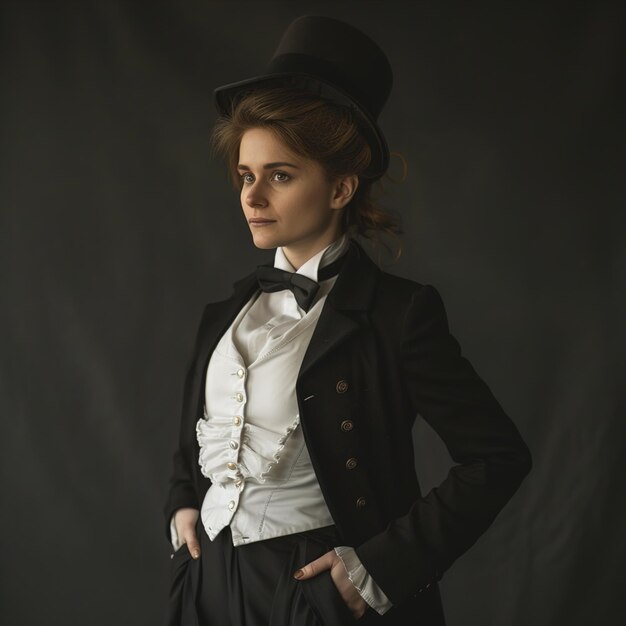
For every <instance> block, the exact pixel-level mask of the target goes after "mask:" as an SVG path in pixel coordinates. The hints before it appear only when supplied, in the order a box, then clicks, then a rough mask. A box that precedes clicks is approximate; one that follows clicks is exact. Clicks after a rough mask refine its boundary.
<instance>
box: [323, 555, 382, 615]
mask: <svg viewBox="0 0 626 626" xmlns="http://www.w3.org/2000/svg"><path fill="white" fill-rule="evenodd" d="M335 554H336V555H337V556H338V557H339V558H340V559H341V561H342V562H343V564H344V566H345V568H346V571H347V572H348V578H349V579H350V582H351V583H352V584H353V585H354V587H355V588H356V590H357V591H358V592H359V594H360V595H361V597H362V598H363V600H365V602H367V603H368V604H369V605H370V606H371V607H372V608H373V609H374V610H375V611H376V612H377V613H378V614H379V615H384V614H385V613H386V612H387V611H388V610H389V609H390V608H391V607H392V606H393V605H392V604H391V602H390V600H389V598H388V597H387V596H386V595H385V593H384V591H383V590H382V589H381V588H380V587H379V586H378V585H377V584H376V583H375V582H374V579H373V578H372V577H371V576H370V575H369V574H368V573H367V570H366V569H365V566H364V565H363V563H361V560H360V559H359V557H358V556H357V555H356V552H355V551H354V548H350V547H348V546H337V547H336V548H335Z"/></svg>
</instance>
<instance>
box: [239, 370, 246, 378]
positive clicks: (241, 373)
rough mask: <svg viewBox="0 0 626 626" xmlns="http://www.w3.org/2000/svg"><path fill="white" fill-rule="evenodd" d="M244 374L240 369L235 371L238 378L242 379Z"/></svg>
mask: <svg viewBox="0 0 626 626" xmlns="http://www.w3.org/2000/svg"><path fill="white" fill-rule="evenodd" d="M244 374H245V372H244V371H243V370H242V369H238V370H237V376H239V378H243V375H244Z"/></svg>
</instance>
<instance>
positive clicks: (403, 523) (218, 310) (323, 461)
mask: <svg viewBox="0 0 626 626" xmlns="http://www.w3.org/2000/svg"><path fill="white" fill-rule="evenodd" d="M346 254H347V255H348V256H347V257H346V261H345V264H344V265H343V267H342V269H341V271H340V273H339V276H338V277H337V281H336V283H335V285H334V286H333V288H332V290H331V291H330V293H329V294H328V296H327V299H326V302H325V304H324V307H323V310H322V312H321V315H320V318H319V320H318V323H317V326H316V328H315V331H314V333H313V336H312V338H311V341H310V343H309V346H308V349H307V351H306V354H305V356H304V360H303V362H302V366H301V368H300V372H299V374H298V379H297V383H296V393H297V399H298V406H299V410H300V420H301V424H302V429H303V433H304V437H305V441H306V444H307V447H308V450H309V454H310V457H311V461H312V463H313V467H314V470H315V473H316V475H317V478H318V481H319V484H320V487H321V489H322V493H323V495H324V498H325V500H326V504H327V506H328V509H329V510H330V513H331V515H332V517H333V520H334V521H335V524H336V526H337V527H338V530H339V532H340V534H341V536H342V540H343V544H342V545H349V546H354V547H355V549H356V552H357V554H358V556H359V558H360V559H361V561H362V562H363V564H364V566H365V568H366V569H367V571H368V572H369V573H370V574H371V575H372V576H373V578H374V580H375V581H376V583H377V584H378V585H379V586H380V587H381V588H382V590H383V591H384V592H385V593H386V595H387V596H388V597H389V599H390V600H391V602H392V603H393V604H394V605H396V606H398V607H402V606H404V607H405V608H409V607H414V608H415V612H413V611H411V612H412V613H413V614H414V615H415V617H419V615H420V612H419V611H420V606H422V605H423V604H424V602H425V601H426V599H427V598H433V601H434V598H435V596H436V598H437V601H438V598H439V595H438V591H437V584H436V581H437V580H439V579H440V578H441V576H442V574H443V572H444V571H445V570H446V569H447V568H448V567H449V566H450V565H451V564H452V562H453V561H454V560H455V559H456V558H457V557H459V556H460V555H461V554H462V553H463V552H464V551H465V550H467V549H468V548H469V547H470V546H471V545H472V544H473V543H474V542H475V541H476V540H477V539H478V537H479V536H480V535H481V534H482V533H483V532H484V531H485V530H486V529H487V527H488V526H489V525H490V524H491V523H492V521H493V519H494V518H495V516H496V515H497V514H498V512H499V511H500V510H501V509H502V507H503V506H504V505H505V504H506V502H507V501H508V500H509V499H510V498H511V496H512V495H513V493H514V492H515V491H516V489H517V488H518V486H519V484H520V482H521V481H522V479H523V478H524V476H525V475H526V474H527V473H528V472H529V470H530V467H531V457H530V453H529V450H528V448H527V446H526V445H525V443H524V441H523V440H522V438H521V436H520V434H519V432H518V430H517V428H516V427H515V425H514V424H513V422H512V421H511V420H510V419H509V417H508V416H507V415H506V413H505V412H504V411H503V409H502V407H501V406H500V404H499V403H498V401H497V400H496V399H495V398H494V396H493V394H492V393H491V391H490V390H489V388H488V387H487V385H486V384H485V383H484V382H483V380H482V379H481V378H480V377H479V376H478V375H477V373H476V372H475V371H474V369H473V367H472V366H471V364H470V363H469V362H468V360H467V359H465V357H464V356H462V354H461V350H460V347H459V344H458V342H457V341H456V339H455V338H454V337H453V336H452V335H451V334H450V333H449V330H448V322H447V318H446V313H445V310H444V305H443V303H442V300H441V298H440V296H439V293H438V292H437V290H436V289H435V288H434V287H433V286H432V285H422V284H420V283H417V282H415V281H412V280H408V279H404V278H401V277H398V276H394V275H392V274H389V273H387V272H384V271H382V270H381V269H379V268H378V267H377V266H376V265H375V264H374V263H373V262H372V260H371V259H370V258H369V257H368V255H367V254H366V252H365V251H364V249H363V248H362V247H361V246H360V245H359V244H358V242H356V241H355V240H351V243H350V247H349V249H348V251H347V252H346ZM257 290H258V286H257V283H256V280H255V274H254V272H253V273H251V274H249V275H248V276H246V277H245V278H243V279H241V280H239V281H237V282H236V283H235V285H234V293H233V295H232V296H231V297H230V298H229V299H227V300H225V301H222V302H217V303H212V304H208V305H207V306H206V308H205V309H204V313H203V315H202V320H201V323H200V328H199V331H198V335H197V339H196V344H195V350H194V354H193V358H192V361H191V365H190V368H189V371H188V375H187V378H186V382H185V389H184V401H183V410H182V421H181V429H180V443H179V447H178V449H177V451H176V453H175V455H174V471H173V475H172V480H171V488H170V492H169V497H168V500H167V504H166V506H165V516H166V520H167V526H168V527H169V520H170V518H171V515H172V514H173V512H174V511H175V510H176V509H177V508H180V507H194V508H200V506H201V503H202V500H203V497H204V494H205V493H206V491H207V489H208V488H209V486H210V481H209V480H208V479H207V478H205V477H203V476H202V474H201V473H200V467H199V465H198V454H199V448H198V443H197V441H196V432H195V424H196V422H197V420H198V419H199V418H200V417H202V415H203V402H204V396H203V394H204V380H205V375H206V368H207V364H208V359H209V357H210V355H211V353H212V351H213V349H214V348H215V346H216V344H217V342H218V340H219V339H220V337H221V336H222V335H223V333H224V332H225V331H226V329H227V328H228V326H229V325H230V324H231V322H232V321H233V319H234V318H235V316H236V315H237V313H238V312H239V311H240V310H241V308H242V307H243V305H244V304H245V303H246V302H247V301H248V300H249V298H250V297H251V296H252V295H253V294H254V293H255V292H256V291H257ZM417 413H419V414H420V415H421V416H422V417H423V418H424V419H425V420H426V421H427V422H428V423H429V424H430V425H431V426H432V427H433V429H434V430H435V431H436V432H437V433H438V435H439V436H440V437H441V438H442V440H443V441H444V443H445V445H446V447H447V449H448V451H449V453H450V455H451V457H452V459H453V460H454V461H455V463H457V464H456V465H455V466H453V467H452V469H451V470H450V472H449V474H448V476H447V477H446V479H445V480H444V481H443V482H442V483H441V484H440V485H439V487H437V488H435V489H433V490H432V491H430V492H429V493H428V494H427V495H425V496H423V495H422V494H421V492H420V487H419V484H418V479H417V476H416V471H415V463H414V457H413V444H412V434H411V430H412V427H413V424H414V421H415V417H416V414H417ZM168 537H169V533H168ZM431 604H432V603H431ZM402 612H403V613H404V612H405V611H404V610H403V611H402ZM418 622H419V620H418ZM429 623H430V622H429ZM433 623H435V622H433ZM436 623H439V622H436ZM441 623H443V617H441Z"/></svg>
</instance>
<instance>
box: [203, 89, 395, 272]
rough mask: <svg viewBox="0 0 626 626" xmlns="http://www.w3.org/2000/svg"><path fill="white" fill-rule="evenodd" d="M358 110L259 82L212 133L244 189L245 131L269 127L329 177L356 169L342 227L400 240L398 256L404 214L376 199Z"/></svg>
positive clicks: (346, 230) (213, 142)
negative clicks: (241, 170) (241, 149)
mask: <svg viewBox="0 0 626 626" xmlns="http://www.w3.org/2000/svg"><path fill="white" fill-rule="evenodd" d="M361 123H362V122H360V120H359V118H358V116H357V115H356V114H355V112H354V111H353V110H352V109H351V108H349V107H347V106H344V105H341V104H337V103H335V102H333V101H331V100H328V99H326V98H322V97H320V96H317V95H315V94H312V93H309V92H307V91H304V90H301V89H297V88H294V87H289V86H272V87H257V88H254V89H252V90H251V91H249V92H247V93H245V94H243V95H242V96H240V97H239V98H238V99H237V100H236V101H235V102H234V104H233V105H232V107H231V110H230V112H229V113H228V114H226V115H221V116H220V117H218V119H217V121H216V122H215V125H214V127H213V131H212V135H211V145H212V149H213V152H214V153H217V154H219V155H220V156H222V157H223V158H224V160H225V162H226V166H227V168H228V172H229V175H230V177H231V181H232V183H233V186H234V187H235V189H237V190H239V191H240V190H241V184H242V183H241V177H240V175H239V172H238V170H237V165H238V162H239V144H240V142H241V138H242V137H243V134H244V133H245V131H247V130H249V129H251V128H266V129H268V130H270V131H271V132H273V133H274V134H275V135H276V136H277V137H278V139H279V140H281V141H282V142H283V143H284V144H285V145H286V147H287V148H288V149H289V150H290V151H291V152H293V153H294V154H296V155H298V156H300V157H303V158H305V159H311V160H314V161H317V162H318V163H319V164H320V165H321V166H322V168H323V170H324V172H325V173H326V176H327V177H328V179H329V180H333V179H335V178H338V177H342V176H347V175H352V174H356V175H357V176H358V178H359V185H358V187H357V189H356V191H355V193H354V196H353V197H352V198H351V200H350V202H348V204H347V205H346V206H345V207H344V209H343V220H342V228H343V232H344V233H346V234H347V235H349V236H354V235H360V236H362V237H364V238H366V239H368V240H370V241H372V242H373V243H374V245H375V246H378V245H379V244H382V245H383V246H384V247H385V248H386V249H387V250H389V247H388V246H387V245H386V244H385V242H384V241H383V237H382V236H391V237H394V238H395V239H396V240H397V241H398V242H399V243H398V247H397V251H396V254H395V255H394V260H397V259H398V258H399V257H400V255H401V253H402V243H401V241H400V240H399V238H398V235H400V234H402V232H403V231H402V229H401V226H400V219H399V218H398V217H397V216H396V215H394V214H392V213H390V212H389V211H387V210H385V209H382V208H381V207H380V206H378V205H377V203H376V202H375V200H374V199H373V193H372V192H373V185H374V184H375V183H376V182H377V181H378V180H379V179H380V174H379V173H378V174H375V173H373V172H372V152H371V149H370V146H369V144H368V142H367V140H366V139H365V135H364V133H363V132H362V130H361Z"/></svg>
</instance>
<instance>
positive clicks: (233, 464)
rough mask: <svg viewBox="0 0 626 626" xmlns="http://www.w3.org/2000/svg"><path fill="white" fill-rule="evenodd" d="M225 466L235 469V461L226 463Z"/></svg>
mask: <svg viewBox="0 0 626 626" xmlns="http://www.w3.org/2000/svg"><path fill="white" fill-rule="evenodd" d="M226 467H227V468H228V469H229V470H236V469H237V463H226Z"/></svg>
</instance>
